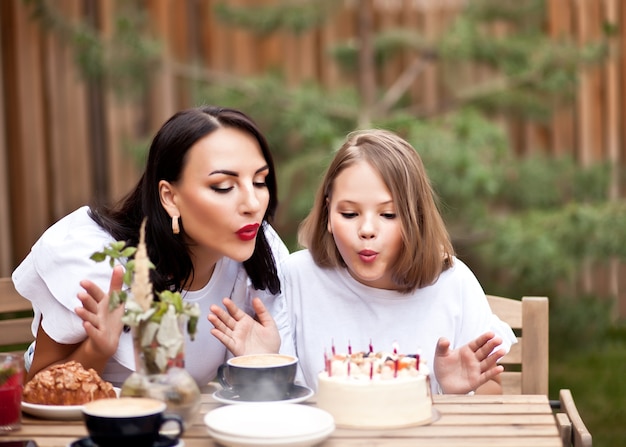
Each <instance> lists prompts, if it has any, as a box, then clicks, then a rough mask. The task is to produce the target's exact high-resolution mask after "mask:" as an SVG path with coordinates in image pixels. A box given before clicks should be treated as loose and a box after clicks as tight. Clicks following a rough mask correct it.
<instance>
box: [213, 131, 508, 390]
mask: <svg viewBox="0 0 626 447" xmlns="http://www.w3.org/2000/svg"><path fill="white" fill-rule="evenodd" d="M298 237H299V242H300V244H301V245H303V246H304V247H306V248H307V250H302V251H299V252H296V253H293V254H292V255H290V256H289V258H288V259H287V260H286V261H285V262H284V263H283V265H282V266H281V270H282V273H283V274H284V278H283V280H282V286H283V294H284V295H285V297H286V298H287V303H288V308H289V313H290V320H291V322H292V331H293V335H294V342H295V347H296V351H297V356H298V357H299V366H300V368H301V370H302V371H301V372H302V374H303V377H302V379H303V380H304V382H305V384H306V385H308V386H309V387H311V388H313V389H315V388H316V387H317V374H318V373H319V372H320V371H322V370H323V369H324V355H325V354H324V353H325V352H327V353H330V352H331V351H332V350H334V349H335V348H338V349H339V350H340V351H341V352H348V351H349V349H351V350H352V352H359V351H364V352H367V351H368V350H370V349H372V348H370V346H372V347H373V349H374V350H375V351H387V352H391V351H392V350H393V348H394V347H397V348H396V349H400V350H401V352H404V353H406V354H414V353H418V352H419V353H420V354H421V358H423V359H425V360H426V361H427V363H428V364H429V365H432V370H434V375H432V376H431V385H432V387H433V392H444V393H468V392H474V391H476V392H478V393H501V392H502V388H501V385H500V381H499V373H500V372H501V371H502V366H500V365H498V364H497V361H498V360H499V359H500V358H501V357H502V356H503V355H504V354H505V353H506V352H507V351H508V348H509V347H510V345H511V344H512V343H515V337H514V335H513V332H512V331H511V329H510V328H509V327H508V326H507V325H506V324H504V323H503V322H501V321H500V320H499V319H498V318H497V317H496V316H495V315H493V314H492V312H491V310H490V308H489V305H488V303H487V299H486V297H485V294H484V292H483V290H482V288H481V286H480V284H479V283H478V280H477V279H476V277H475V276H474V275H473V274H472V272H471V271H470V270H469V268H468V267H467V266H466V265H465V264H463V262H461V260H459V259H457V258H456V257H455V255H454V250H453V248H452V243H451V241H450V238H449V236H448V232H447V230H446V228H445V226H444V223H443V219H442V218H441V215H440V213H439V211H438V209H437V206H436V203H435V197H434V192H433V191H432V188H431V185H430V182H429V179H428V176H427V174H426V170H425V168H424V166H423V164H422V161H421V159H420V157H419V155H418V154H417V152H416V151H415V150H414V149H413V147H411V145H410V144H409V143H408V142H406V141H405V140H403V139H402V138H400V137H398V136H397V135H395V134H393V133H391V132H387V131H383V130H364V131H359V132H354V133H352V134H350V135H349V136H348V138H347V139H346V141H345V142H344V144H343V145H342V147H341V148H340V149H339V151H337V152H336V154H335V156H334V158H333V160H332V161H331V163H330V166H329V168H328V170H327V172H326V175H325V176H324V179H323V180H322V184H321V185H320V188H319V190H318V192H317V195H316V197H315V202H314V205H313V209H312V210H311V212H310V213H309V215H308V216H307V218H306V219H305V220H304V221H303V222H302V224H301V226H300V229H299V234H298ZM227 308H229V309H230V307H228V306H227ZM213 310H214V313H215V315H216V316H219V317H220V321H221V322H222V324H221V325H218V326H217V327H216V330H221V331H223V332H225V333H228V330H229V329H230V328H235V326H234V325H233V322H232V321H231V320H230V319H229V318H230V316H229V315H226V314H225V313H224V312H223V311H221V310H219V309H217V308H216V309H213ZM232 313H233V312H232V311H231V314H232Z"/></svg>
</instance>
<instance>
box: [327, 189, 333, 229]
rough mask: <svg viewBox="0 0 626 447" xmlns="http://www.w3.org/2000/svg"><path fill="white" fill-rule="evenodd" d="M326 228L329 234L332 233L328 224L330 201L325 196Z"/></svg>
mask: <svg viewBox="0 0 626 447" xmlns="http://www.w3.org/2000/svg"><path fill="white" fill-rule="evenodd" d="M326 230H328V232H329V233H330V234H333V229H332V227H331V225H330V201H329V200H328V197H326Z"/></svg>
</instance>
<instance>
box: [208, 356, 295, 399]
mask: <svg viewBox="0 0 626 447" xmlns="http://www.w3.org/2000/svg"><path fill="white" fill-rule="evenodd" d="M297 367H298V358H297V357H294V356H291V355H284V354H250V355H242V356H238V357H232V358H230V359H228V360H227V361H226V363H224V364H222V365H221V366H220V367H219V369H218V372H217V376H218V377H217V378H218V380H219V382H220V384H221V385H222V387H224V388H225V389H227V390H229V391H230V392H231V393H232V394H234V395H235V396H238V397H239V398H240V399H241V400H245V401H272V400H282V399H285V398H286V397H287V396H288V395H289V393H290V392H291V390H292V388H293V386H294V379H295V378H296V369H297Z"/></svg>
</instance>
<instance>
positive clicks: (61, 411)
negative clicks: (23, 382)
mask: <svg viewBox="0 0 626 447" xmlns="http://www.w3.org/2000/svg"><path fill="white" fill-rule="evenodd" d="M113 389H114V390H115V393H116V394H117V395H118V396H119V395H120V389H119V388H116V387H113ZM22 411H23V412H24V413H28V414H30V415H31V416H35V417H38V418H42V419H54V420H57V421H76V420H80V419H82V418H83V406H82V405H39V404H31V403H28V402H23V401H22Z"/></svg>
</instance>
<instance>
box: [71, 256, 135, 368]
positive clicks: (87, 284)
mask: <svg viewBox="0 0 626 447" xmlns="http://www.w3.org/2000/svg"><path fill="white" fill-rule="evenodd" d="M123 277H124V269H123V268H122V267H121V266H117V267H115V268H114V269H113V274H112V275H111V283H110V285H109V293H108V294H107V293H104V292H103V291H102V289H100V288H99V287H98V286H96V285H95V284H94V283H93V282H91V281H89V280H83V281H81V282H80V285H81V287H83V288H84V289H85V292H79V293H78V299H79V300H80V301H81V303H82V304H83V307H78V308H76V309H75V311H76V315H78V316H79V317H80V318H81V319H82V320H83V327H84V328H85V332H87V339H86V340H85V342H84V343H86V344H87V345H86V346H85V348H86V349H89V350H90V351H91V353H92V354H94V355H95V356H102V357H103V358H106V359H107V360H108V359H109V357H111V356H112V355H113V354H115V351H117V347H118V344H119V341H120V335H121V333H122V329H123V327H124V324H123V323H122V316H123V315H124V306H123V305H121V306H118V307H117V309H114V310H112V311H110V310H109V297H110V294H111V292H113V291H120V290H121V289H122V285H123Z"/></svg>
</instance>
